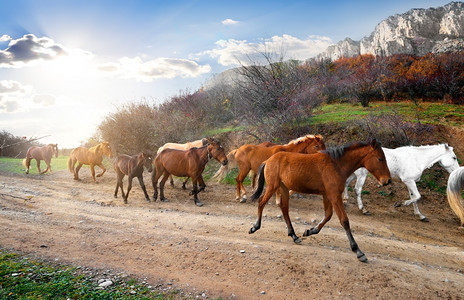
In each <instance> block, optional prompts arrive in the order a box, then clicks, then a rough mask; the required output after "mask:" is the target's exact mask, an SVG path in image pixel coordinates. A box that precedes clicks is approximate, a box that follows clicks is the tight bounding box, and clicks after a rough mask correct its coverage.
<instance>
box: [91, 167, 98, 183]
mask: <svg viewBox="0 0 464 300" xmlns="http://www.w3.org/2000/svg"><path fill="white" fill-rule="evenodd" d="M90 172H91V173H92V178H93V182H95V183H97V181H96V180H95V165H94V164H90Z"/></svg>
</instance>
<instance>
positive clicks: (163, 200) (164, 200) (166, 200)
mask: <svg viewBox="0 0 464 300" xmlns="http://www.w3.org/2000/svg"><path fill="white" fill-rule="evenodd" d="M160 201H162V202H169V200H168V199H166V198H163V199H160Z"/></svg>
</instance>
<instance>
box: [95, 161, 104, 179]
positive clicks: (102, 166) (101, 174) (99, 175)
mask: <svg viewBox="0 0 464 300" xmlns="http://www.w3.org/2000/svg"><path fill="white" fill-rule="evenodd" d="M97 166H99V167H100V169H102V172H101V173H100V174H98V175H97V177H102V176H103V174H105V172H106V168H105V166H104V165H103V164H98V165H97ZM94 173H95V172H94Z"/></svg>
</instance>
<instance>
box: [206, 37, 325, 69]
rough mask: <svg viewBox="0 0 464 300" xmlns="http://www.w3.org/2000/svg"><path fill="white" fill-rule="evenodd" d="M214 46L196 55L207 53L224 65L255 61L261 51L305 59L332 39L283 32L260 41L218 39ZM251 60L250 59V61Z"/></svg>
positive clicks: (319, 50) (288, 57) (323, 48)
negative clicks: (299, 36) (296, 35)
mask: <svg viewBox="0 0 464 300" xmlns="http://www.w3.org/2000/svg"><path fill="white" fill-rule="evenodd" d="M215 44H216V48H215V49H212V50H208V51H204V52H201V53H199V54H198V55H200V56H201V55H208V56H210V57H212V58H215V59H217V60H218V63H220V64H221V65H224V66H230V65H238V62H241V63H242V64H247V63H257V62H258V61H259V59H261V58H263V56H262V55H261V53H270V54H276V55H282V54H283V55H285V57H286V58H287V59H299V60H305V59H308V58H311V57H313V56H315V55H317V54H319V53H320V52H322V51H324V50H325V49H326V48H327V47H328V46H329V45H331V44H333V42H332V40H331V39H330V38H328V37H323V36H309V37H308V38H307V39H305V40H301V39H299V38H296V37H294V36H291V35H288V34H284V35H282V36H273V37H271V38H269V39H263V40H262V41H260V42H256V43H252V42H248V41H246V40H234V39H229V40H219V41H217V42H216V43H215ZM250 60H252V61H250Z"/></svg>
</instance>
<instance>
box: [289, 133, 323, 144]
mask: <svg viewBox="0 0 464 300" xmlns="http://www.w3.org/2000/svg"><path fill="white" fill-rule="evenodd" d="M309 139H312V140H314V139H321V140H322V135H320V134H317V135H314V134H307V135H305V136H302V137H299V138H296V139H294V140H291V141H290V142H288V144H287V145H298V144H300V143H304V142H306V141H307V140H309Z"/></svg>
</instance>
